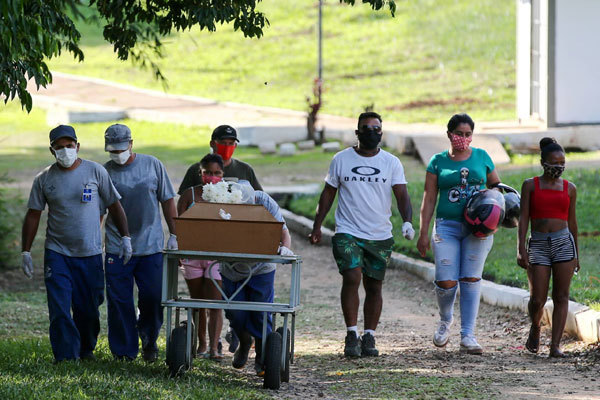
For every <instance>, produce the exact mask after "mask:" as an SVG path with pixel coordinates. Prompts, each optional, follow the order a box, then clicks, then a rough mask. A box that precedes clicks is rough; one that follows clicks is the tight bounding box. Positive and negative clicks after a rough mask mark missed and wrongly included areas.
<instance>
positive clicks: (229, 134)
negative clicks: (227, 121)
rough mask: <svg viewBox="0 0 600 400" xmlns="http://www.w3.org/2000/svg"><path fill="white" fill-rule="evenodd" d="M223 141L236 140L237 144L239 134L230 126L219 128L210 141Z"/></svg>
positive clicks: (220, 126)
mask: <svg viewBox="0 0 600 400" xmlns="http://www.w3.org/2000/svg"><path fill="white" fill-rule="evenodd" d="M221 139H235V140H236V141H237V142H239V140H238V138H237V132H236V131H235V129H233V128H232V127H231V126H229V125H219V126H217V127H216V128H215V130H214V131H213V133H212V136H211V137H210V140H221Z"/></svg>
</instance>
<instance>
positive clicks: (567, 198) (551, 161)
mask: <svg viewBox="0 0 600 400" xmlns="http://www.w3.org/2000/svg"><path fill="white" fill-rule="evenodd" d="M540 149H541V151H542V159H541V163H542V167H543V168H544V173H543V175H541V176H539V177H538V176H536V177H534V178H529V179H526V180H525V182H523V186H522V188H521V218H520V220H519V236H518V241H517V246H518V255H517V263H518V264H519V265H520V266H521V267H523V268H525V269H527V276H528V278H529V290H530V293H531V296H530V298H529V304H528V307H529V316H530V317H531V329H530V330H529V337H528V338H527V343H526V344H525V347H527V350H529V351H530V352H532V353H537V352H538V349H539V342H540V323H541V319H542V315H543V311H544V305H545V304H546V298H547V296H548V286H549V283H550V275H551V274H552V279H553V288H552V301H553V302H554V310H553V312H552V342H551V344H550V354H549V356H550V357H565V355H564V353H563V352H561V350H560V339H561V337H562V334H563V330H564V328H565V322H566V320H567V312H568V309H569V286H570V284H571V278H572V277H573V272H574V271H579V260H578V257H577V254H578V248H577V219H576V217H575V203H576V200H577V189H576V187H575V185H574V184H573V183H571V182H569V181H567V180H566V179H561V178H560V176H561V174H562V173H563V171H564V169H565V152H564V150H563V148H562V147H561V146H560V145H559V144H558V143H556V140H554V139H551V138H543V139H542V140H541V141H540ZM530 219H531V236H530V237H529V240H527V241H526V240H525V237H526V235H527V228H528V227H529V220H530Z"/></svg>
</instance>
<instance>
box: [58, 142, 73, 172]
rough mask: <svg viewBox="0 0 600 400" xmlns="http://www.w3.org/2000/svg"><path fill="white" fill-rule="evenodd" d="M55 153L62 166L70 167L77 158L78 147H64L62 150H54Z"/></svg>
mask: <svg viewBox="0 0 600 400" xmlns="http://www.w3.org/2000/svg"><path fill="white" fill-rule="evenodd" d="M54 155H55V156H56V161H57V162H58V163H59V164H60V166H61V167H64V168H69V167H71V165H73V163H74V162H75V161H76V160H77V149H70V148H68V147H63V148H62V149H60V150H54Z"/></svg>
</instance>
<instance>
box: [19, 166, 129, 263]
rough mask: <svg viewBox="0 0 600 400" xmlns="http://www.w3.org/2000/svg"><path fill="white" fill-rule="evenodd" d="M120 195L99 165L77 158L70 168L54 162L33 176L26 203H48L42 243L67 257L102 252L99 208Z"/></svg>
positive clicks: (36, 207)
mask: <svg viewBox="0 0 600 400" xmlns="http://www.w3.org/2000/svg"><path fill="white" fill-rule="evenodd" d="M120 198H121V196H119V193H118V192H117V189H115V187H114V186H113V184H112V182H111V180H110V177H109V176H108V173H107V172H106V170H105V169H104V168H102V165H100V164H98V163H95V162H93V161H88V160H81V164H79V166H78V167H77V168H75V169H74V170H63V169H61V168H60V167H58V165H56V163H54V164H52V165H50V166H49V167H47V168H46V169H44V170H43V171H42V172H40V173H39V174H38V175H37V176H36V177H35V179H34V180H33V185H32V187H31V193H30V194H29V202H28V203H27V207H28V208H30V209H32V210H39V211H43V210H44V208H46V204H48V226H47V228H46V244H45V247H46V248H47V249H50V250H54V251H56V252H57V253H60V254H63V255H65V256H68V257H89V256H94V255H97V254H101V253H102V233H101V232H100V209H101V207H102V206H103V205H104V204H107V205H111V204H114V203H115V202H116V201H118V200H119V199H120Z"/></svg>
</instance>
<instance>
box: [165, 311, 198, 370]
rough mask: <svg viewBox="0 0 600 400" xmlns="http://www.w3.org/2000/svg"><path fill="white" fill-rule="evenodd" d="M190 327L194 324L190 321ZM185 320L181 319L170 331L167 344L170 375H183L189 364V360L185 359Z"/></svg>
mask: <svg viewBox="0 0 600 400" xmlns="http://www.w3.org/2000/svg"><path fill="white" fill-rule="evenodd" d="M191 325H192V329H193V327H194V324H193V323H192V324H191ZM187 328H188V326H187V321H183V322H181V323H180V324H179V326H178V327H177V328H175V329H173V331H172V332H171V338H170V339H169V343H168V344H167V365H168V366H169V372H170V375H171V377H175V376H178V375H183V373H184V372H185V371H186V370H188V369H189V368H190V366H191V360H186V342H187Z"/></svg>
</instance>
